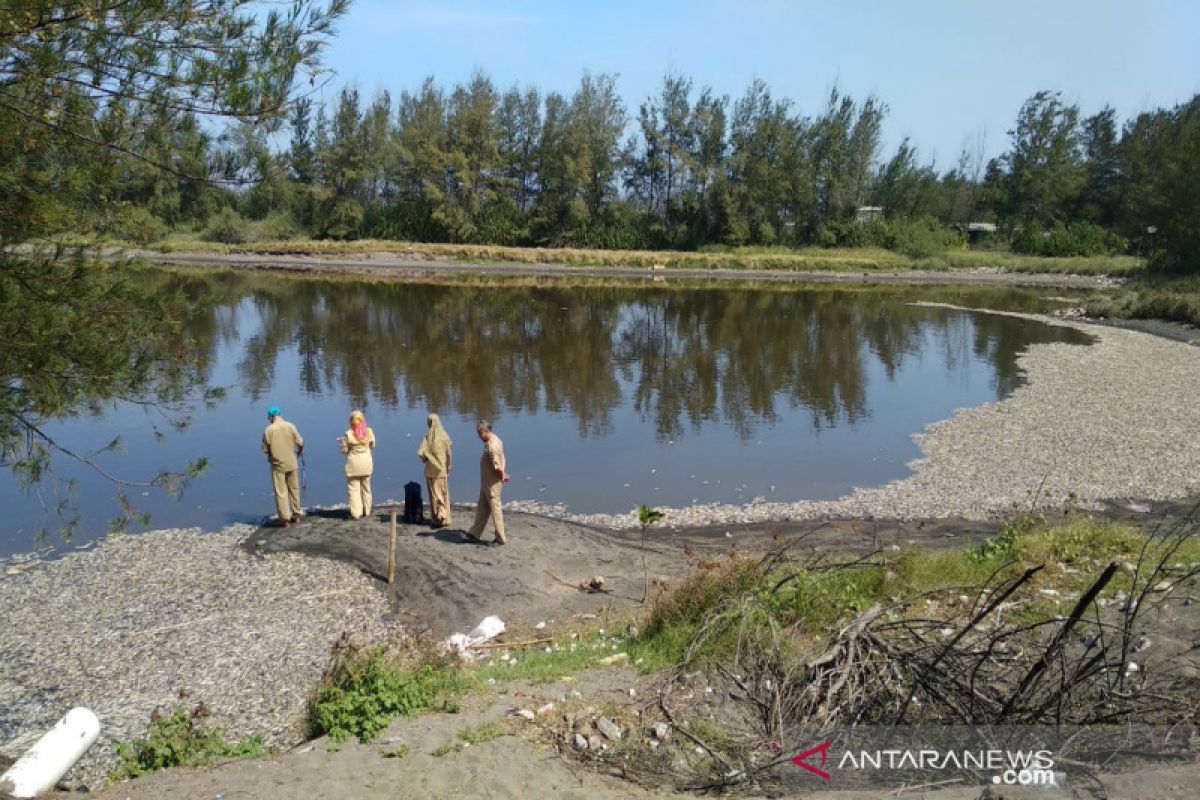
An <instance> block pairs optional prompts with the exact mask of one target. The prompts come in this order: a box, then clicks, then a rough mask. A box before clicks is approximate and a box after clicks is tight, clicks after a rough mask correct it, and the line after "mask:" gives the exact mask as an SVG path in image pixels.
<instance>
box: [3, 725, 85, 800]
mask: <svg viewBox="0 0 1200 800" xmlns="http://www.w3.org/2000/svg"><path fill="white" fill-rule="evenodd" d="M99 736H100V720H99V719H97V718H96V715H95V714H93V713H92V712H91V711H89V710H88V709H86V708H72V709H71V710H70V711H68V712H67V714H66V716H64V717H63V718H62V719H60V720H59V721H58V724H57V725H55V726H54V727H53V728H51V729H50V731H49V732H48V733H46V735H45V736H43V737H42V738H40V739H38V740H37V742H36V743H35V744H34V745H33V747H31V748H29V750H28V751H27V752H26V753H25V755H23V756H21V758H20V759H19V760H18V761H17V763H15V764H13V765H12V767H10V768H9V770H8V772H6V773H4V774H3V775H0V792H8V793H9V794H10V795H12V796H13V797H22V798H24V797H37V796H38V795H39V794H42V793H44V792H48V791H50V790H51V789H53V788H54V786H55V784H57V783H58V781H59V779H61V778H62V776H63V775H65V774H67V770H69V769H70V768H71V767H73V766H75V762H76V761H78V760H79V759H80V758H81V757H82V756H83V754H84V753H86V752H87V751H88V748H90V747H91V746H92V745H93V744H95V743H96V739H97V737H99Z"/></svg>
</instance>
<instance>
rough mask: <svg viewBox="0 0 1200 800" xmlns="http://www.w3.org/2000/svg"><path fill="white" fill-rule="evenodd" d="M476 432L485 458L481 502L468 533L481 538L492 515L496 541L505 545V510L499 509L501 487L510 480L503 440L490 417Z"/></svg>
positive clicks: (481, 474)
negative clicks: (497, 433)
mask: <svg viewBox="0 0 1200 800" xmlns="http://www.w3.org/2000/svg"><path fill="white" fill-rule="evenodd" d="M475 432H476V433H478V434H479V439H480V440H481V441H482V442H483V457H482V458H481V459H480V460H479V502H478V504H477V505H476V506H475V524H474V525H472V526H471V530H469V531H467V536H469V537H470V538H472V539H474V540H475V541H479V537H480V535H481V534H482V533H483V529H484V527H486V526H487V521H488V517H489V516H491V518H492V519H493V520H494V524H495V526H496V544H504V543H505V542H507V541H508V539H506V538H505V536H504V512H503V510H501V508H500V489H501V488H502V487H503V486H504V484H506V483H508V472H507V471H506V469H505V468H506V467H507V464H506V463H505V461H504V442H502V441H500V437H499V436H497V435H496V434H494V433H492V424H491V423H490V422H488V421H487V420H480V421H479V424H478V425H476V426H475Z"/></svg>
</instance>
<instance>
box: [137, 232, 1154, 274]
mask: <svg viewBox="0 0 1200 800" xmlns="http://www.w3.org/2000/svg"><path fill="white" fill-rule="evenodd" d="M153 247H154V249H157V250H160V251H162V252H166V253H177V252H203V253H222V254H262V255H314V256H331V257H332V256H350V257H352V256H362V255H368V254H371V253H391V254H395V255H398V256H404V257H410V258H420V259H430V260H448V261H456V262H466V263H506V264H555V265H564V266H587V267H626V268H639V269H651V268H653V267H656V266H659V267H662V268H664V269H689V270H713V269H731V270H767V271H794V272H806V271H818V272H877V271H881V272H889V271H904V270H912V269H921V270H934V271H946V270H972V269H998V270H1002V271H1006V272H1022V273H1039V272H1040V273H1055V274H1068V273H1069V274H1082V275H1113V276H1128V275H1134V274H1138V273H1140V272H1142V271H1144V269H1145V262H1144V261H1143V260H1142V259H1137V258H1132V257H1128V256H1113V257H1107V256H1106V257H1095V258H1037V257H1032V256H1019V255H1015V254H1012V253H997V252H973V251H967V250H948V251H946V252H945V253H942V254H940V255H938V256H934V257H932V258H924V259H913V258H910V257H908V256H905V255H902V254H900V253H895V252H892V251H890V250H883V249H880V248H820V247H806V248H799V249H793V248H784V247H771V248H764V247H743V248H727V249H708V250H703V251H700V252H683V251H677V250H585V249H577V248H542V247H499V246H492V245H471V244H434V243H415V242H397V241H386V240H378V239H363V240H358V241H351V242H341V241H326V240H322V241H317V240H312V239H295V240H290V241H278V242H265V241H264V242H254V243H247V244H240V245H223V244H216V243H212V242H201V241H197V240H195V239H193V238H190V237H189V238H182V237H179V238H172V239H170V240H168V241H166V242H162V243H160V244H157V245H154V246H153Z"/></svg>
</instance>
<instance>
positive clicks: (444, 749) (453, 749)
mask: <svg viewBox="0 0 1200 800" xmlns="http://www.w3.org/2000/svg"><path fill="white" fill-rule="evenodd" d="M461 749H462V748H461V747H459V746H458V745H456V744H454V743H453V742H448V743H446V744H444V745H442V746H441V747H439V748H438V749H436V750H434V751H433V752H432V753H430V754H429V755H431V756H433V757H434V758H441V757H442V756H448V755H450V754H451V753H457V752H458V751H459V750H461Z"/></svg>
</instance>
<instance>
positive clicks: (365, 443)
mask: <svg viewBox="0 0 1200 800" xmlns="http://www.w3.org/2000/svg"><path fill="white" fill-rule="evenodd" d="M338 443H339V445H340V446H341V450H342V453H344V454H345V456H346V487H347V489H348V491H349V493H350V519H360V518H362V517H364V516H366V515H367V514H370V513H371V473H372V472H373V471H374V469H375V460H374V459H373V458H372V457H371V450H372V449H373V448H374V447H375V431H373V430H371V429H370V428H368V427H367V418H366V417H365V416H363V412H361V411H354V412H352V413H351V414H350V430H348V431H346V434H345V435H344V436H342V437H340V438H339V439H338Z"/></svg>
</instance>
